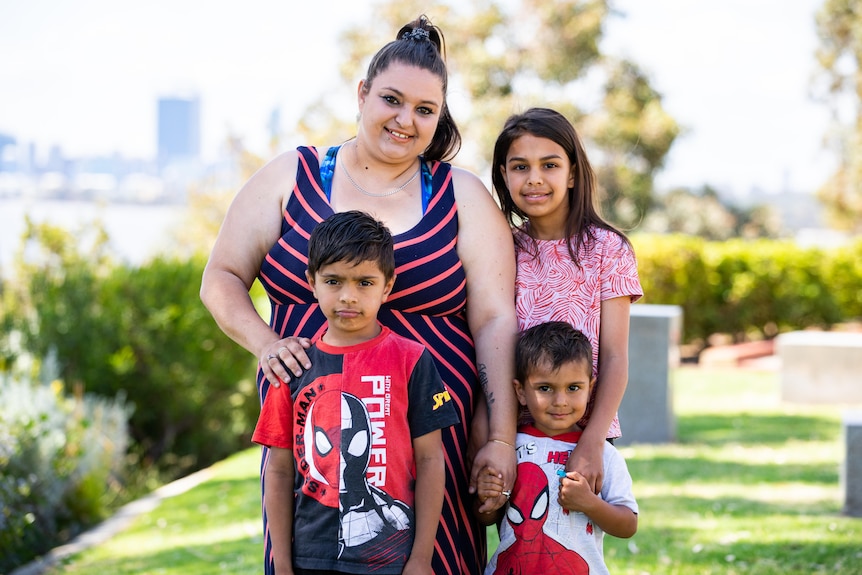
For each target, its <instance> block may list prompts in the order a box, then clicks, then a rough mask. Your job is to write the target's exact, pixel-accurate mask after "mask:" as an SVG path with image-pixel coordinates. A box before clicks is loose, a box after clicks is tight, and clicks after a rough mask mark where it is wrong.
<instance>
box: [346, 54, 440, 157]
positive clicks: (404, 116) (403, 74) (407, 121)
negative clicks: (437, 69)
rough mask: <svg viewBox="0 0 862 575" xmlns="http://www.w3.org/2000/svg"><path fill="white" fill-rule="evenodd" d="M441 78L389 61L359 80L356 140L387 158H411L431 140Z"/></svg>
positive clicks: (372, 151) (438, 103)
mask: <svg viewBox="0 0 862 575" xmlns="http://www.w3.org/2000/svg"><path fill="white" fill-rule="evenodd" d="M443 102H444V99H443V82H442V81H441V80H440V78H439V77H437V76H435V75H434V74H433V73H431V72H429V71H428V70H423V69H422V68H417V67H415V66H409V65H406V64H402V63H399V62H395V63H393V64H391V65H390V66H389V67H388V68H387V69H386V70H384V71H383V72H381V73H380V74H378V75H377V77H376V78H374V80H373V81H372V83H371V84H370V85H368V84H367V83H366V82H365V81H362V82H361V83H360V84H359V112H360V121H359V141H360V142H361V143H362V147H363V148H364V149H365V150H367V151H368V152H369V153H371V154H373V155H379V156H380V157H381V158H382V159H385V160H387V161H391V162H398V161H407V160H410V161H412V160H413V159H414V158H416V156H419V155H420V154H422V153H423V152H424V151H425V149H426V148H427V147H428V146H429V145H430V144H431V139H432V138H433V137H434V132H436V130H437V123H438V122H439V121H440V114H441V113H442V110H443Z"/></svg>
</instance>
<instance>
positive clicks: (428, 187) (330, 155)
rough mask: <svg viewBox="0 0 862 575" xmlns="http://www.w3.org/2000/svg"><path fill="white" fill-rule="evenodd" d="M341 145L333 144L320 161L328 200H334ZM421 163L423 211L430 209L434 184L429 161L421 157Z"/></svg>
mask: <svg viewBox="0 0 862 575" xmlns="http://www.w3.org/2000/svg"><path fill="white" fill-rule="evenodd" d="M340 149H341V146H340V145H339V146H332V147H330V148H329V149H328V150H327V151H326V155H325V156H324V157H323V161H322V162H321V163H320V181H321V183H322V184H323V192H324V193H325V194H326V199H327V200H330V201H331V200H332V175H333V173H335V157H336V156H337V155H338V151H339V150H340ZM419 162H420V165H421V166H422V213H423V214H424V213H425V212H426V211H427V210H428V203H429V202H430V201H431V195H432V194H433V192H434V186H433V184H432V179H433V178H432V176H431V168H429V167H428V162H426V161H425V160H423V159H422V157H421V156H420V157H419Z"/></svg>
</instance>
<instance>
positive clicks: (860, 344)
mask: <svg viewBox="0 0 862 575" xmlns="http://www.w3.org/2000/svg"><path fill="white" fill-rule="evenodd" d="M775 347H776V351H777V353H778V356H779V359H780V361H781V368H780V382H781V398H782V399H783V400H784V401H788V402H794V403H820V404H838V405H846V404H848V403H862V333H855V332H832V331H794V332H790V333H783V334H781V335H779V336H778V338H777V339H776V344H775Z"/></svg>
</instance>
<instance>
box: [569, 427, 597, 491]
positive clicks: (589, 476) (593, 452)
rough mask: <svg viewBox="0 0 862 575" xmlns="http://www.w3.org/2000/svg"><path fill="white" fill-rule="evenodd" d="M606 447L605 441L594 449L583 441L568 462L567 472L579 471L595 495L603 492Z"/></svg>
mask: <svg viewBox="0 0 862 575" xmlns="http://www.w3.org/2000/svg"><path fill="white" fill-rule="evenodd" d="M604 446H605V442H604V441H602V442H601V443H599V444H598V446H597V447H594V446H593V445H591V444H589V443H587V442H585V441H583V440H582V441H580V442H578V444H577V445H576V446H575V449H574V451H572V454H571V455H569V460H568V461H567V462H566V471H577V472H578V474H579V475H580V476H581V477H583V478H584V479H585V480H586V482H587V484H588V485H589V486H590V488H591V489H592V491H593V493H601V491H602V482H603V480H604V474H605V470H604V467H603V461H602V452H603V450H604Z"/></svg>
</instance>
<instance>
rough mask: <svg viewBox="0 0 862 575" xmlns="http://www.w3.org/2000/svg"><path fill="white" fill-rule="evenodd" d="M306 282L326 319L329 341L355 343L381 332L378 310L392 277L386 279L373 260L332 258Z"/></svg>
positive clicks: (340, 344) (326, 339) (307, 275)
mask: <svg viewBox="0 0 862 575" xmlns="http://www.w3.org/2000/svg"><path fill="white" fill-rule="evenodd" d="M305 275H306V277H307V278H308V283H309V284H311V290H312V292H314V297H316V298H317V301H318V303H319V304H320V309H321V311H322V312H323V315H325V316H326V319H327V320H329V326H328V328H327V332H326V336H325V338H324V339H325V341H326V342H327V343H329V344H332V345H339V346H346V345H355V344H358V343H362V342H364V341H368V340H369V339H372V338H373V337H376V336H377V334H379V333H380V326H379V325H378V323H377V311H378V310H379V309H380V306H381V305H382V304H383V302H385V301H386V298H387V297H389V293H390V292H391V291H392V285H393V284H394V283H395V278H394V277H392V278H390V279H389V281H387V280H386V278H385V276H384V275H383V272H382V271H381V270H380V266H378V264H377V263H376V262H372V261H364V262H359V263H358V264H353V263H348V262H335V263H332V264H329V265H326V266H322V267H320V269H318V270H317V273H315V274H314V277H312V276H311V275H310V274H309V273H308V272H306V274H305Z"/></svg>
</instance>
